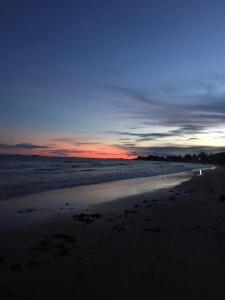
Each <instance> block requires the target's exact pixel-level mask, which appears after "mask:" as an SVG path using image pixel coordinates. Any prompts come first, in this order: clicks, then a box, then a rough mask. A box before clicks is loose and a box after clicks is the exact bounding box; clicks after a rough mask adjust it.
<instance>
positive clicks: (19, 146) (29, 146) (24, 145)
mask: <svg viewBox="0 0 225 300" xmlns="http://www.w3.org/2000/svg"><path fill="white" fill-rule="evenodd" d="M48 148H50V146H47V145H34V144H29V143H21V144H14V145H10V144H0V149H4V150H5V149H48Z"/></svg>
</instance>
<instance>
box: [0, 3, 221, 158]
mask: <svg viewBox="0 0 225 300" xmlns="http://www.w3.org/2000/svg"><path fill="white" fill-rule="evenodd" d="M0 37H1V39H0V40H1V47H0V104H1V110H0V126H1V129H2V130H1V133H0V148H1V149H0V151H1V152H4V153H5V152H8V153H14V152H23V153H27V152H28V151H30V152H32V151H33V152H35V153H36V152H37V151H38V153H40V151H42V152H41V153H43V154H53V155H55V154H56V155H57V154H60V155H75V154H76V155H79V156H84V155H85V156H123V157H124V156H126V154H132V153H133V154H136V153H144V152H146V151H147V152H148V151H149V150H150V149H151V148H154V151H162V152H163V151H169V150H170V149H173V150H174V149H177V147H184V146H185V147H190V149H193V147H194V149H197V150H198V149H202V148H204V149H205V148H207V147H209V146H212V145H213V146H216V147H223V146H224V145H225V143H224V141H225V100H224V99H225V98H224V96H225V73H224V70H225V38H224V37H225V2H224V1H222V0H221V1H220V0H215V1H211V0H210V1H209V0H195V1H184V0H179V1H178V0H176V1H175V0H168V1H165V0H164V1H162V0H161V1H160V0H157V1H156V0H155V1H151V0H148V1H147V0H146V1H145V0H139V1H132V0H129V1H128V0H120V1H117V0H115V1H106V0H105V1H99V0H96V1H85V0H82V1H75V0H74V1H69V0H65V1H50V0H45V1H42V0H40V1H32V0H29V1H28V0H27V1H25V0H11V1H10V0H6V1H4V0H0ZM24 146H25V147H24ZM40 147H41V148H40ZM42 147H43V148H42ZM174 147H175V148H174ZM197 150H196V151H197ZM185 151H187V149H186V148H185ZM33 152H32V153H33ZM115 153H116V154H115Z"/></svg>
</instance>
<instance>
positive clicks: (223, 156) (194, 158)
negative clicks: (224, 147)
mask: <svg viewBox="0 0 225 300" xmlns="http://www.w3.org/2000/svg"><path fill="white" fill-rule="evenodd" d="M136 160H150V161H168V162H190V163H205V164H214V165H225V152H219V153H205V152H201V153H199V154H192V155H191V154H186V155H184V156H181V155H165V156H158V155H151V154H150V155H148V156H138V157H137V158H136Z"/></svg>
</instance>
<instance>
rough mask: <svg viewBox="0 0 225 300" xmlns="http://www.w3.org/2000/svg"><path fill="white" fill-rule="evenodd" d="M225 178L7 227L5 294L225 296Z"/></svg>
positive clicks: (0, 272) (214, 173) (205, 178)
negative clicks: (80, 212) (27, 224)
mask: <svg viewBox="0 0 225 300" xmlns="http://www.w3.org/2000/svg"><path fill="white" fill-rule="evenodd" d="M224 178H225V169H224V168H216V169H215V170H210V171H207V172H205V174H203V175H202V176H196V177H193V178H192V179H191V180H189V181H186V182H183V183H182V184H180V185H177V186H174V187H173V188H165V189H162V190H158V191H154V192H149V193H146V194H142V195H138V196H137V195H133V196H130V197H127V198H123V199H119V200H115V201H113V202H108V203H104V204H98V205H94V206H92V208H91V209H90V208H89V209H88V210H86V209H85V210H84V211H83V214H84V215H83V216H80V215H77V214H75V216H74V217H73V216H71V215H61V214H60V215H58V216H56V217H55V218H50V219H49V220H48V221H45V222H40V223H38V224H37V223H36V224H32V225H31V226H24V227H21V228H17V229H15V228H12V229H11V230H9V231H6V232H1V234H0V243H1V250H0V266H1V268H0V278H1V286H0V296H1V299H13V300H14V299H16V300H18V299H20V300H26V299H29V300H30V299H34V300H36V299H44V300H45V299H63V298H65V299H68V300H70V299H76V298H77V299H116V300H117V299H118V300H120V299H125V300H126V299H141V300H142V299H143V300H145V299H146V300H147V299H155V300H156V299H157V300H163V299H177V300H178V299H182V300H186V299H194V300H195V299H196V300H198V299H209V300H211V299H214V300H220V299H224V298H225V288H224V279H225V273H224V272H225V261H224V251H225V240H224V236H225V203H224V201H221V200H220V199H222V198H221V196H222V195H224V194H225V185H224ZM49 278H51V280H48V279H49Z"/></svg>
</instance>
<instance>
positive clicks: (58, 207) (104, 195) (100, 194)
mask: <svg viewBox="0 0 225 300" xmlns="http://www.w3.org/2000/svg"><path fill="white" fill-rule="evenodd" d="M201 174H202V170H196V171H191V172H182V173H177V174H169V175H160V176H154V177H144V178H136V179H126V180H119V181H113V182H108V183H101V184H93V185H86V186H79V187H73V188H64V189H61V190H52V191H48V192H43V193H39V194H35V195H31V196H24V197H18V198H14V199H10V200H6V201H1V202H0V226H1V227H3V226H7V227H8V226H18V225H24V224H27V223H30V222H33V221H38V220H43V219H45V218H47V217H49V216H53V215H55V214H56V213H58V212H60V213H63V214H71V213H74V210H76V209H83V208H86V207H88V206H90V205H92V204H100V203H104V202H109V201H113V200H116V199H119V198H124V197H128V196H133V195H138V194H143V193H147V192H150V191H155V190H159V189H163V188H171V187H174V186H176V185H178V184H181V183H182V182H184V181H187V180H189V179H190V178H191V177H193V176H194V175H201ZM66 203H68V205H66ZM71 208H73V210H71Z"/></svg>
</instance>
